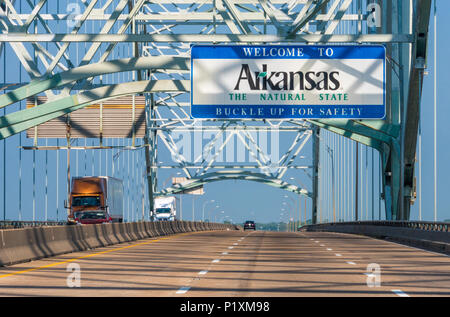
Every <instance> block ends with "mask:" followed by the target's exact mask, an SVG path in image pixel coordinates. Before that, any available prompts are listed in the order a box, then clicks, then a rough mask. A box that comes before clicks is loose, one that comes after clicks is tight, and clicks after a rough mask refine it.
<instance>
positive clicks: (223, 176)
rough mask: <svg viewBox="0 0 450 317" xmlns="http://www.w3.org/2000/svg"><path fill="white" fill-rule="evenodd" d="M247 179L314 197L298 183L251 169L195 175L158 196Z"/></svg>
mask: <svg viewBox="0 0 450 317" xmlns="http://www.w3.org/2000/svg"><path fill="white" fill-rule="evenodd" d="M231 179H233V180H234V179H239V180H247V181H254V182H259V183H264V184H266V185H269V186H273V187H276V188H280V189H284V190H287V191H290V192H293V193H296V194H300V195H304V196H305V197H312V195H311V193H309V192H308V191H307V190H306V189H302V188H299V187H298V186H296V185H292V184H289V183H287V182H284V181H282V180H280V179H278V178H275V177H269V176H267V175H265V174H262V173H255V172H250V171H219V172H212V173H207V174H203V175H202V176H201V177H193V178H190V179H188V180H187V181H186V182H184V183H181V184H176V185H173V186H172V187H170V188H166V189H164V190H162V191H161V192H159V193H157V195H158V196H167V195H173V194H180V193H183V192H185V191H187V190H193V189H195V188H198V187H200V186H203V185H205V184H207V183H211V182H217V181H223V180H231Z"/></svg>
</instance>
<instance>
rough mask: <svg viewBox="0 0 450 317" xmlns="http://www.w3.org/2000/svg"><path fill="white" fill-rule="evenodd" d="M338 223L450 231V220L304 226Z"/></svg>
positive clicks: (353, 222) (358, 222)
mask: <svg viewBox="0 0 450 317" xmlns="http://www.w3.org/2000/svg"><path fill="white" fill-rule="evenodd" d="M336 225H365V226H367V225H370V226H385V227H398V228H410V229H419V230H426V231H435V232H450V222H432V221H401V220H374V221H347V222H329V223H318V224H313V225H306V226H302V227H300V228H299V229H300V230H301V229H302V228H305V229H306V228H308V227H309V226H314V227H316V228H319V227H321V226H322V227H325V226H336Z"/></svg>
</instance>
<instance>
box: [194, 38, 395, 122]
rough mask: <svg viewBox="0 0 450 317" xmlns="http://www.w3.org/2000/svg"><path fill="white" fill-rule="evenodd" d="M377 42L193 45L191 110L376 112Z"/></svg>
mask: <svg viewBox="0 0 450 317" xmlns="http://www.w3.org/2000/svg"><path fill="white" fill-rule="evenodd" d="M385 58H386V52H385V48H384V46H381V45H344V46H340V45H339V46H337V45H333V46H331V45H329V46H313V45H289V46H288V45H249V46H241V45H195V46H192V51H191V115H192V117H194V118H222V119H225V118H231V119H244V118H261V119H262V118H265V119H271V118H308V119H319V118H321V119H331V118H332V119H339V118H342V119H383V118H384V117H385V108H386V107H385V90H386V89H385V67H386V66H385V63H386V61H385Z"/></svg>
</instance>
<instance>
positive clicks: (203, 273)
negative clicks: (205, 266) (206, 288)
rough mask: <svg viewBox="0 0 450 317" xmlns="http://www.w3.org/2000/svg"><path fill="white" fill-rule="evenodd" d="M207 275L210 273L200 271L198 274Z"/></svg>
mask: <svg viewBox="0 0 450 317" xmlns="http://www.w3.org/2000/svg"><path fill="white" fill-rule="evenodd" d="M206 273H208V271H200V272H198V275H205V274H206Z"/></svg>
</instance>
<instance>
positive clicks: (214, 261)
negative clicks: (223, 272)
mask: <svg viewBox="0 0 450 317" xmlns="http://www.w3.org/2000/svg"><path fill="white" fill-rule="evenodd" d="M219 262H220V259H215V260H212V263H219Z"/></svg>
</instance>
